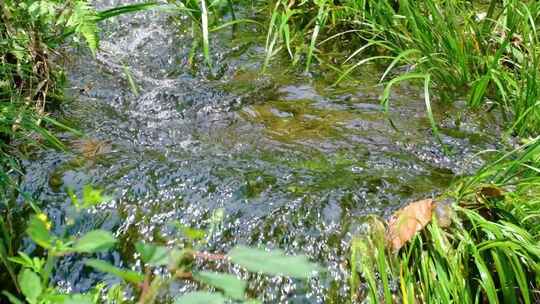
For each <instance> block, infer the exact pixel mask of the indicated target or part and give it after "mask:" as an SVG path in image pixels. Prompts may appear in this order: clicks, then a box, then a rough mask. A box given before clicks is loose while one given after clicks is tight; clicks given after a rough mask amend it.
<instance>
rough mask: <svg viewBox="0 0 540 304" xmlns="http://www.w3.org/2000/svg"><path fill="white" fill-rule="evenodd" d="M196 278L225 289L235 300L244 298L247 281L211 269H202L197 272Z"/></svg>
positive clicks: (226, 293)
mask: <svg viewBox="0 0 540 304" xmlns="http://www.w3.org/2000/svg"><path fill="white" fill-rule="evenodd" d="M194 277H195V279H196V280H197V281H199V282H202V283H205V284H208V285H211V286H213V287H216V288H218V289H221V290H223V291H224V293H225V295H226V296H228V297H231V298H233V299H235V300H242V299H244V290H245V289H246V285H247V282H246V281H244V280H240V279H238V278H237V277H235V276H233V275H230V274H224V273H218V272H210V271H201V272H198V273H195V275H194Z"/></svg>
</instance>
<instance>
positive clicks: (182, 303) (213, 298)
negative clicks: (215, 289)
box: [174, 291, 226, 304]
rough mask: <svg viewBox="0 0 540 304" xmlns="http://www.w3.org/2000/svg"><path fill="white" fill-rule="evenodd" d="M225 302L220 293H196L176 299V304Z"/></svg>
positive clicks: (217, 303) (215, 303) (214, 303)
mask: <svg viewBox="0 0 540 304" xmlns="http://www.w3.org/2000/svg"><path fill="white" fill-rule="evenodd" d="M225 300H226V299H225V297H223V296H222V295H221V294H219V293H212V292H207V291H195V292H190V293H188V294H185V295H183V296H181V297H179V298H176V300H175V301H174V304H222V303H225Z"/></svg>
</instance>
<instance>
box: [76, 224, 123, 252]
mask: <svg viewBox="0 0 540 304" xmlns="http://www.w3.org/2000/svg"><path fill="white" fill-rule="evenodd" d="M115 243H116V240H115V239H114V236H113V235H112V233H110V232H109V231H105V230H92V231H90V232H88V233H87V234H85V235H84V236H83V237H82V238H80V239H79V240H78V241H77V242H76V243H75V245H74V246H73V250H75V251H76V252H84V253H93V252H98V251H104V250H108V249H110V248H111V247H112V246H113V245H114V244H115Z"/></svg>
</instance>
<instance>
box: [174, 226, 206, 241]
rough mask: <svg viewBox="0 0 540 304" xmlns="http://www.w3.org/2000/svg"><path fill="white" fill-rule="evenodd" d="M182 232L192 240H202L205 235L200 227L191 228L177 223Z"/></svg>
mask: <svg viewBox="0 0 540 304" xmlns="http://www.w3.org/2000/svg"><path fill="white" fill-rule="evenodd" d="M179 228H180V230H182V234H183V235H184V236H186V237H187V238H189V239H190V240H192V241H197V240H202V239H204V238H205V237H206V232H205V231H204V230H201V229H196V228H191V227H187V226H183V225H179Z"/></svg>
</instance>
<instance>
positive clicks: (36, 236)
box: [26, 216, 52, 249]
mask: <svg viewBox="0 0 540 304" xmlns="http://www.w3.org/2000/svg"><path fill="white" fill-rule="evenodd" d="M26 233H27V234H28V236H29V237H30V238H31V239H32V241H34V242H36V244H38V245H39V246H41V247H43V248H45V249H48V248H51V243H52V236H51V234H50V233H49V230H48V229H47V225H46V223H45V222H44V221H43V220H41V219H39V218H38V217H37V216H33V217H32V218H30V221H29V222H28V228H26Z"/></svg>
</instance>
